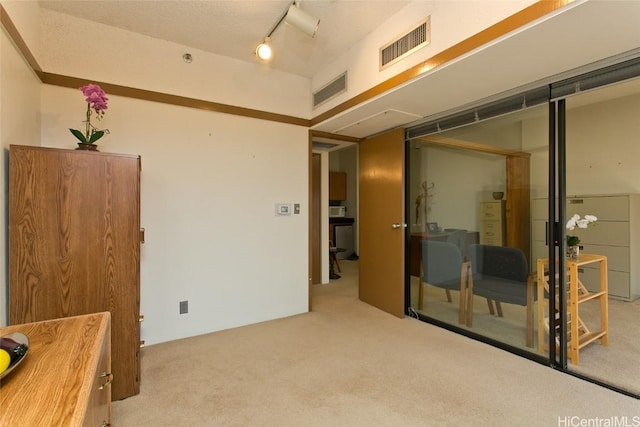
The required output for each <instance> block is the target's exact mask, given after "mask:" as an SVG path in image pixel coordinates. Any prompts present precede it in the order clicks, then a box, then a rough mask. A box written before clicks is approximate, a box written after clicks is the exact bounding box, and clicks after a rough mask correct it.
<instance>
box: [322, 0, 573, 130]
mask: <svg viewBox="0 0 640 427" xmlns="http://www.w3.org/2000/svg"><path fill="white" fill-rule="evenodd" d="M573 1H575V0H540V1H538V2H536V3H534V4H532V5H530V6H529V7H527V8H525V9H522V10H521V11H519V12H516V13H515V14H513V15H511V16H509V17H507V18H505V19H503V20H502V21H500V22H498V23H496V24H494V25H492V26H490V27H488V28H486V29H485V30H483V31H480V32H479V33H476V34H474V35H473V36H471V37H469V38H467V39H465V40H463V41H461V42H460V43H458V44H455V45H453V46H451V47H450V48H448V49H445V50H443V51H442V52H440V53H438V54H436V55H434V56H432V57H431V58H428V59H426V60H425V61H423V62H421V63H419V64H417V65H415V66H413V67H411V68H409V69H407V70H405V71H403V72H401V73H399V74H396V75H395V76H393V77H391V78H390V79H388V80H385V81H384V82H382V83H380V84H378V85H376V86H374V87H372V88H370V89H368V90H366V91H364V92H362V93H360V94H358V95H356V96H354V97H353V98H351V99H348V100H347V101H345V102H343V103H342V104H339V105H337V106H335V107H333V108H332V109H330V110H327V111H326V112H324V113H322V114H320V115H318V116H316V117H314V118H313V119H311V125H312V126H314V125H317V124H319V123H322V122H324V121H325V120H328V119H330V118H332V117H334V116H336V115H338V114H340V113H342V112H344V111H345V110H348V109H349V108H353V107H355V106H357V105H359V104H361V103H363V102H365V101H368V100H370V99H372V98H374V97H376V96H379V95H381V94H383V93H384V92H387V91H389V90H391V89H393V88H395V87H397V86H399V85H402V84H405V83H407V82H408V81H409V80H412V79H414V78H416V77H419V76H421V75H422V74H424V73H426V72H428V71H431V70H433V69H434V68H436V67H438V66H440V65H442V64H444V63H446V62H449V61H451V60H453V59H456V58H459V57H460V56H462V55H465V54H467V53H469V52H470V51H472V50H473V49H476V48H478V47H480V46H482V45H484V44H486V43H489V42H491V41H494V40H496V39H498V38H499V37H503V36H504V35H506V34H507V33H509V32H511V31H513V30H516V29H518V28H520V27H522V26H524V25H526V24H529V23H531V22H533V21H535V20H536V19H539V18H541V17H543V16H544V15H546V14H548V13H551V12H553V11H555V10H557V9H559V8H561V7H563V6H566V5H567V4H569V3H572V2H573Z"/></svg>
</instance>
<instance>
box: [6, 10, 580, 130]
mask: <svg viewBox="0 0 640 427" xmlns="http://www.w3.org/2000/svg"><path fill="white" fill-rule="evenodd" d="M573 1H575V0H539V1H538V2H536V3H534V4H532V5H530V6H529V7H527V8H525V9H523V10H521V11H519V12H516V13H515V14H513V15H511V16H509V17H507V18H505V19H503V20H502V21H500V22H498V23H496V24H494V25H492V26H491V27H488V28H486V29H485V30H483V31H481V32H479V33H477V34H475V35H473V36H471V37H469V38H467V39H465V40H463V41H462V42H460V43H458V44H456V45H454V46H451V47H450V48H448V49H445V50H444V51H442V52H440V53H438V54H436V55H434V56H432V57H431V58H428V59H426V60H425V61H423V62H421V63H420V64H417V65H415V66H413V67H411V68H409V69H408V70H405V71H403V72H401V73H399V74H397V75H395V76H394V77H391V78H390V79H388V80H385V81H384V82H382V83H380V84H378V85H376V86H374V87H372V88H370V89H368V90H366V91H364V92H362V93H360V94H358V95H356V96H354V97H353V98H351V99H349V100H347V101H345V102H343V103H342V104H339V105H337V106H336V107H334V108H332V109H330V110H328V111H326V112H324V113H322V114H320V115H318V116H316V117H314V118H312V119H310V120H309V119H303V118H299V117H293V116H288V115H284V114H276V113H269V112H266V111H260V110H254V109H250V108H243V107H236V106H233V105H228V104H220V103H217V102H211V101H204V100H200V99H194V98H188V97H184V96H178V95H170V94H166V93H161V92H154V91H149V90H143V89H136V88H131V87H127V86H121V85H117V84H111V83H105V82H95V81H94V80H87V79H81V78H76V77H69V76H63V75H59V74H52V73H45V72H43V70H42V68H41V67H40V65H39V64H38V62H37V61H36V59H35V57H34V56H33V54H32V53H31V51H30V50H29V48H28V47H27V45H26V43H25V41H24V39H23V38H22V36H21V35H20V33H19V32H18V30H17V28H16V27H15V25H14V24H13V22H12V21H11V18H10V17H9V15H8V14H7V12H6V10H5V9H4V7H3V6H2V4H0V23H1V24H2V26H3V27H4V28H5V30H6V31H7V33H8V34H9V37H10V38H11V39H12V40H13V42H14V43H15V44H16V46H17V48H18V50H19V51H20V52H21V53H22V55H23V56H24V57H25V59H26V60H27V62H28V64H29V65H30V66H31V68H32V69H33V71H34V72H35V73H36V75H38V77H39V78H40V80H41V81H42V82H43V83H47V84H51V85H56V86H63V87H74V88H77V87H80V86H82V85H83V84H86V83H89V82H94V83H98V84H100V85H101V86H102V87H103V88H104V89H105V90H106V91H107V92H108V93H112V94H115V95H119V96H126V97H131V98H136V99H142V100H146V101H154V102H162V103H166V104H171V105H180V106H184V107H189V108H197V109H201V110H207V111H215V112H219V113H225V114H235V115H239V116H245V117H251V118H256V119H261V120H271V121H275V122H280V123H287V124H292V125H298V126H305V127H311V126H314V125H317V124H319V123H322V122H323V121H325V120H328V119H330V118H332V117H334V116H336V115H337V114H340V113H342V112H344V111H345V110H347V109H349V108H353V107H354V106H357V105H359V104H361V103H363V102H365V101H368V100H370V99H372V98H374V97H376V96H379V95H380V94H382V93H384V92H387V91H389V90H391V89H393V88H395V87H397V86H399V85H402V84H405V83H407V82H408V81H409V80H412V79H414V78H416V77H418V76H420V75H422V74H424V73H426V72H428V71H430V70H432V69H433V68H435V67H438V66H440V65H442V64H444V63H446V62H449V61H451V60H453V59H455V58H458V57H460V56H462V55H464V54H467V53H468V52H470V51H471V50H473V49H476V48H478V47H480V46H482V45H484V44H486V43H488V42H491V41H494V40H496V39H497V38H499V37H502V36H504V35H506V34H507V33H509V32H511V31H513V30H516V29H518V28H520V27H522V26H524V25H526V24H529V23H531V22H533V21H534V20H536V19H539V18H541V17H542V16H544V15H546V14H548V13H551V12H553V11H555V10H557V9H559V8H561V7H563V6H565V5H567V4H569V3H571V2H573ZM334 139H335V138H334ZM355 142H357V141H355Z"/></svg>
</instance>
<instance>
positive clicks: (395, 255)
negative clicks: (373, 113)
mask: <svg viewBox="0 0 640 427" xmlns="http://www.w3.org/2000/svg"><path fill="white" fill-rule="evenodd" d="M359 149H360V151H359V156H360V174H359V176H360V206H359V213H360V215H359V217H358V220H359V224H360V229H359V233H360V272H359V295H360V299H361V300H362V301H364V302H366V303H368V304H371V305H373V306H375V307H378V308H379V309H381V310H384V311H386V312H388V313H391V314H393V315H395V316H398V317H404V304H405V302H404V236H405V229H404V227H402V226H400V227H399V228H394V227H393V224H403V222H404V129H397V130H394V131H391V132H388V133H386V134H383V135H379V136H377V137H375V138H371V139H367V140H365V141H363V142H361V143H360V145H359Z"/></svg>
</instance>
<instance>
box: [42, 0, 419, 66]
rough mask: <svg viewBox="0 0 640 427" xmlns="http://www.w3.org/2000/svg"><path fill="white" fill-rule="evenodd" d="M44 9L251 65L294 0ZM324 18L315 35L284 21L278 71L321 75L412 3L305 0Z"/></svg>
mask: <svg viewBox="0 0 640 427" xmlns="http://www.w3.org/2000/svg"><path fill="white" fill-rule="evenodd" d="M39 3H40V5H41V6H42V7H43V8H46V9H51V10H54V11H57V12H61V13H65V14H68V15H72V16H75V17H78V18H84V19H88V20H91V21H96V22H101V23H103V24H106V25H110V26H113V27H117V28H122V29H125V30H129V31H132V32H136V33H140V34H145V35H147V36H150V37H154V38H157V39H161V40H167V41H171V42H175V43H178V44H183V45H185V46H191V47H193V48H196V49H199V50H203V51H206V52H211V53H215V54H218V55H223V56H228V57H231V58H235V59H239V60H243V61H252V62H253V61H256V58H255V53H254V52H255V48H256V46H257V45H258V43H260V42H261V41H262V40H263V39H264V37H265V36H266V35H268V33H269V31H270V30H271V29H272V28H273V27H274V26H275V24H276V23H277V22H278V20H279V19H280V18H281V17H282V16H283V15H284V14H285V12H286V11H287V9H288V7H289V5H290V4H291V0H179V1H175V0H127V1H122V0H82V1H77V0H76V1H67V0H39ZM298 3H299V7H300V9H302V10H303V11H304V12H306V13H308V14H310V15H312V16H315V17H316V18H319V19H320V27H319V29H318V32H317V33H316V35H315V37H313V38H311V37H310V36H308V35H306V34H304V33H303V32H301V31H300V30H298V29H296V28H294V27H291V26H290V25H289V24H287V23H285V22H283V23H282V24H281V25H280V26H279V27H278V28H277V29H276V31H275V32H274V33H273V34H272V36H271V43H272V45H273V47H274V58H273V60H272V62H271V63H270V64H271V65H270V66H271V67H273V68H275V69H278V70H281V71H286V72H288V73H292V74H297V75H301V76H305V77H309V78H311V77H313V75H314V74H315V73H316V72H317V70H318V69H320V68H322V66H323V64H325V63H326V62H327V61H331V60H332V58H337V57H338V56H339V55H341V54H342V53H344V52H346V51H347V50H349V48H350V47H351V46H352V45H354V44H355V43H357V42H358V41H360V40H362V39H363V38H364V37H365V36H366V35H367V34H369V33H370V32H371V31H372V30H373V29H374V28H376V27H377V26H379V25H380V24H381V23H382V22H384V21H386V20H387V19H388V18H389V17H390V16H391V15H393V14H395V13H396V12H398V11H399V10H400V9H402V8H403V7H404V6H405V5H407V4H408V3H410V2H409V1H406V0H366V1H363V0H301V1H299V2H298Z"/></svg>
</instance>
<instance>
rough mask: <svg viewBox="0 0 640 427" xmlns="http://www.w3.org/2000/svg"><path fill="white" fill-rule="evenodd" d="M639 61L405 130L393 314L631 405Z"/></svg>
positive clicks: (639, 225) (638, 303) (639, 181)
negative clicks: (399, 269)
mask: <svg viewBox="0 0 640 427" xmlns="http://www.w3.org/2000/svg"><path fill="white" fill-rule="evenodd" d="M638 75H640V60H638V59H635V60H630V61H628V62H626V63H622V62H621V63H618V64H614V65H613V66H608V67H606V68H602V69H598V70H596V71H591V72H589V73H586V74H582V75H576V76H575V77H572V78H571V79H567V80H561V81H558V82H553V83H550V84H549V85H547V86H543V87H539V88H538V89H534V90H531V91H529V92H523V93H519V94H516V95H510V96H506V97H504V98H502V99H499V100H498V101H492V102H489V103H486V104H481V105H479V106H478V107H473V108H469V109H466V110H464V111H461V112H458V113H456V114H454V115H451V116H447V117H443V118H440V119H434V120H432V121H429V122H427V123H425V124H422V125H419V126H416V127H414V128H411V129H409V130H408V131H407V136H406V140H407V142H406V144H407V152H408V154H407V165H408V173H407V184H406V185H407V188H406V191H407V206H406V208H407V224H408V232H407V248H408V250H407V254H408V259H407V276H408V279H407V283H408V285H407V294H408V297H407V304H408V309H407V310H408V312H409V313H410V314H412V315H414V316H416V317H418V318H420V319H422V320H425V321H428V322H431V323H434V324H437V325H440V326H443V327H446V328H448V329H451V330H454V331H457V332H459V333H462V334H465V335H468V336H471V337H474V338H477V339H480V340H482V341H485V342H488V343H491V344H493V345H496V346H498V347H501V348H505V349H507V350H508V351H511V352H514V353H518V354H521V355H524V356H525V357H528V358H531V359H536V360H539V361H541V362H544V363H548V364H549V365H552V366H554V367H556V368H558V369H561V370H566V371H567V372H569V373H572V374H574V375H576V376H580V377H584V378H586V379H588V380H590V381H594V382H599V383H601V384H603V385H605V386H608V387H612V388H615V389H618V390H619V391H622V392H624V393H628V394H631V395H636V396H637V395H640V385H639V384H640V364H639V363H638V361H639V359H640V347H639V346H638V344H637V343H638V342H640V262H639V261H640V167H638V164H639V162H640V78H636V77H634V76H638Z"/></svg>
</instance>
